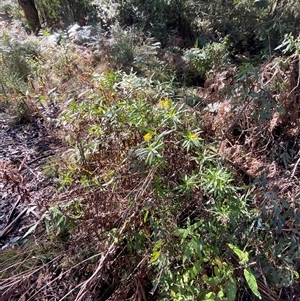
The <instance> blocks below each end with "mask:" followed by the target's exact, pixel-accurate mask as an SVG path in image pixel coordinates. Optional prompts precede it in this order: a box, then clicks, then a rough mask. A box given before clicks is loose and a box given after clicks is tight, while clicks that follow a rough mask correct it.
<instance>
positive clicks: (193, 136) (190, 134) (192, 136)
mask: <svg viewBox="0 0 300 301" xmlns="http://www.w3.org/2000/svg"><path fill="white" fill-rule="evenodd" d="M188 138H189V140H194V139H199V135H198V134H195V133H191V132H189V133H188Z"/></svg>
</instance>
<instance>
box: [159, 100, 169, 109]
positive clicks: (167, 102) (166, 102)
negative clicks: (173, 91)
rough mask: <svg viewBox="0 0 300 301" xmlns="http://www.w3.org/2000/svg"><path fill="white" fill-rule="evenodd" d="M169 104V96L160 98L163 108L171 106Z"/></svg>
mask: <svg viewBox="0 0 300 301" xmlns="http://www.w3.org/2000/svg"><path fill="white" fill-rule="evenodd" d="M169 104H170V99H169V98H164V99H160V100H159V105H160V106H161V107H162V108H165V107H167V106H169Z"/></svg>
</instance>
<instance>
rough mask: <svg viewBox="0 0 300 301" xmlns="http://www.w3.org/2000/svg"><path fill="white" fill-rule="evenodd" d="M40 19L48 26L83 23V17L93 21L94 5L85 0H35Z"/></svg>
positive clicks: (94, 14)
mask: <svg viewBox="0 0 300 301" xmlns="http://www.w3.org/2000/svg"><path fill="white" fill-rule="evenodd" d="M36 8H37V10H38V11H39V14H40V17H41V21H42V22H43V23H45V24H47V26H48V27H51V26H55V25H59V26H62V24H63V26H66V25H69V24H72V23H74V22H79V23H83V24H84V23H85V21H84V20H85V19H89V21H95V18H96V12H95V7H94V6H93V4H92V3H91V1H87V0H73V1H70V0H54V1H49V0H39V1H36ZM59 23H61V24H59Z"/></svg>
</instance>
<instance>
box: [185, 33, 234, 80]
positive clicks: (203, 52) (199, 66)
mask: <svg viewBox="0 0 300 301" xmlns="http://www.w3.org/2000/svg"><path fill="white" fill-rule="evenodd" d="M228 57H229V52H228V50H227V40H226V39H225V40H224V41H223V42H222V43H216V42H214V43H208V44H206V45H205V46H204V47H203V48H201V49H200V48H191V49H188V50H186V51H185V54H184V59H185V60H186V62H187V63H188V64H190V65H191V67H192V68H193V70H194V71H195V72H196V75H200V76H202V77H204V76H205V75H206V74H207V73H208V72H209V71H210V70H211V69H218V70H222V69H223V68H225V66H226V67H228V65H229V58H228Z"/></svg>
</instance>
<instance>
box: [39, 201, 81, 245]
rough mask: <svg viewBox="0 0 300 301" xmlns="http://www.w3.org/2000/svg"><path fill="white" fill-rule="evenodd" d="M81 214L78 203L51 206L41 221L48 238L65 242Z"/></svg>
mask: <svg viewBox="0 0 300 301" xmlns="http://www.w3.org/2000/svg"><path fill="white" fill-rule="evenodd" d="M82 213H83V212H82V209H81V207H80V203H79V202H78V201H71V202H68V203H67V204H64V205H61V206H51V207H50V208H49V209H48V210H47V211H46V212H45V213H44V214H43V216H42V220H43V221H44V222H45V227H46V231H47V232H48V234H49V235H50V236H53V237H58V238H59V239H62V240H66V238H67V237H68V235H69V234H70V232H71V231H72V230H73V229H74V227H75V224H76V221H77V220H78V219H79V218H80V217H81V216H82Z"/></svg>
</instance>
